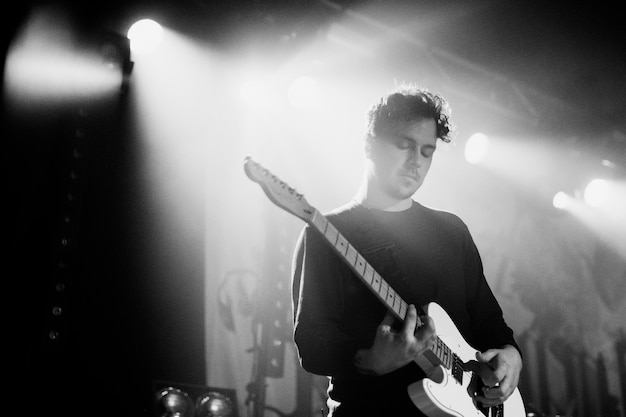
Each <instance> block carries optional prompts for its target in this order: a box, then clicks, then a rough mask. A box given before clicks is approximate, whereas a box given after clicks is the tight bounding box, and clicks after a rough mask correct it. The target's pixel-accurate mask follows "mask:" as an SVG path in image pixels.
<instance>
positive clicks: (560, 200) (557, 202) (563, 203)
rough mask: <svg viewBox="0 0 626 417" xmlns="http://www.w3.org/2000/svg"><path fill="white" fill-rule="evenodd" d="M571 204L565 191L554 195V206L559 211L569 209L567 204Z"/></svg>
mask: <svg viewBox="0 0 626 417" xmlns="http://www.w3.org/2000/svg"><path fill="white" fill-rule="evenodd" d="M568 202H569V197H568V196H567V194H566V193H564V192H563V191H559V192H558V193H556V194H555V195H554V198H553V199H552V205H553V206H554V207H555V208H557V209H564V208H566V207H567V203H568Z"/></svg>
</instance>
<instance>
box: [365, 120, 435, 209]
mask: <svg viewBox="0 0 626 417" xmlns="http://www.w3.org/2000/svg"><path fill="white" fill-rule="evenodd" d="M436 143H437V127H436V124H435V121H434V120H433V119H422V120H416V121H410V122H404V123H401V124H399V125H398V126H396V128H395V129H394V130H393V131H392V132H391V133H389V134H385V136H380V137H378V138H377V139H376V140H375V141H374V143H373V144H372V147H371V151H370V153H369V159H370V160H371V161H372V172H370V178H371V179H372V180H373V181H374V182H375V184H376V185H377V186H378V188H379V189H380V190H381V191H382V192H383V193H385V194H387V195H388V196H389V197H391V198H393V199H396V200H404V199H407V198H411V196H412V195H413V194H415V192H416V191H417V190H418V189H419V187H420V186H421V185H422V183H423V182H424V178H425V177H426V174H427V173H428V170H429V169H430V164H431V162H432V158H433V153H434V152H435V149H436Z"/></svg>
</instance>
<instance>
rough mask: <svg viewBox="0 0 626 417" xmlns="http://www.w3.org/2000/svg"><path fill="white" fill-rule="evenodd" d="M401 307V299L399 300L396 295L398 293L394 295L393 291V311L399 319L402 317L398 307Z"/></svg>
mask: <svg viewBox="0 0 626 417" xmlns="http://www.w3.org/2000/svg"><path fill="white" fill-rule="evenodd" d="M401 306H402V298H400V296H399V295H398V293H396V292H395V291H394V298H393V311H395V312H396V314H398V315H399V316H400V317H402V315H401V314H400V307H401Z"/></svg>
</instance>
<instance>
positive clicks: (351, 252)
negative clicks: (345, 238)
mask: <svg viewBox="0 0 626 417" xmlns="http://www.w3.org/2000/svg"><path fill="white" fill-rule="evenodd" d="M357 255H358V253H357V251H356V249H354V247H353V246H352V245H351V244H349V243H348V249H347V251H346V256H345V258H346V261H348V264H350V265H351V266H354V267H356V258H357Z"/></svg>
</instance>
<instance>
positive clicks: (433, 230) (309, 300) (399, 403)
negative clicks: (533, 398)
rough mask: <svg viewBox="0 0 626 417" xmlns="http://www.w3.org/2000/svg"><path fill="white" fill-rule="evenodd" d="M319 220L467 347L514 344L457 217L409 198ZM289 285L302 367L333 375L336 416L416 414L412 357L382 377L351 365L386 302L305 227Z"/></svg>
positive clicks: (347, 210)
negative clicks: (401, 204)
mask: <svg viewBox="0 0 626 417" xmlns="http://www.w3.org/2000/svg"><path fill="white" fill-rule="evenodd" d="M326 218H327V219H328V220H329V221H330V222H331V223H332V224H333V225H334V226H335V227H336V228H337V229H338V230H339V232H340V233H341V234H342V235H343V236H344V237H345V238H346V239H347V240H348V241H349V242H350V243H351V244H352V246H354V248H356V250H357V251H358V252H359V253H360V254H361V255H363V256H364V257H365V259H366V260H367V261H368V263H370V265H372V266H373V267H374V269H375V270H376V271H377V272H378V273H379V274H380V275H381V276H382V277H383V278H384V279H385V281H387V282H388V283H389V284H390V286H391V287H392V288H393V289H395V290H396V292H398V294H399V295H400V296H401V297H402V298H403V299H404V300H405V301H406V302H407V303H409V304H415V305H416V306H422V305H425V304H427V303H429V302H431V301H434V302H436V303H438V304H439V305H441V306H442V307H443V308H444V310H445V311H446V312H447V313H448V315H449V316H450V317H451V318H452V320H453V322H454V323H455V325H456V327H457V328H458V330H459V331H460V333H461V335H462V336H463V338H464V339H465V341H466V342H467V343H468V344H470V345H471V346H473V347H474V348H475V349H477V350H481V351H483V350H486V349H488V348H499V347H502V346H504V345H507V344H510V345H513V346H516V347H517V344H516V342H515V340H514V337H513V332H512V330H511V329H510V328H509V327H508V326H507V324H506V323H505V321H504V319H503V316H502V310H501V308H500V306H499V305H498V302H497V301H496V299H495V297H494V295H493V293H492V291H491V289H490V288H489V286H488V284H487V281H486V280H485V277H484V274H483V267H482V262H481V258H480V255H479V253H478V250H477V248H476V245H475V244H474V241H473V239H472V237H471V235H470V233H469V230H468V228H467V226H466V225H465V224H464V223H463V222H462V221H461V220H460V219H459V218H458V217H457V216H456V215H454V214H451V213H448V212H443V211H437V210H433V209H430V208H427V207H425V206H423V205H421V204H419V203H417V202H413V205H412V207H411V208H410V209H408V210H405V211H401V212H387V211H382V210H375V209H368V208H365V207H364V206H361V205H358V204H350V205H347V206H345V207H343V208H340V209H338V210H336V211H334V212H331V213H329V214H328V215H326ZM292 290H293V303H294V305H293V307H294V339H295V342H296V345H297V348H298V353H299V356H300V360H301V364H302V366H303V367H304V369H306V370H307V371H309V372H312V373H314V374H318V375H326V376H330V377H331V381H330V382H331V383H330V385H329V392H328V394H329V397H330V399H331V400H332V401H334V402H337V403H341V406H340V407H339V408H338V409H337V410H336V414H335V415H336V416H342V415H390V414H391V413H392V412H393V413H402V412H407V413H412V414H409V415H420V413H419V412H418V411H417V409H416V408H415V406H414V405H413V403H412V402H410V400H409V398H408V396H407V394H406V386H407V385H408V384H409V383H411V382H413V381H415V380H418V379H421V378H423V377H424V376H425V375H424V373H423V372H422V371H421V369H420V368H419V367H418V366H417V365H416V364H415V363H411V364H409V365H407V366H405V367H403V368H401V369H399V370H397V371H395V372H392V373H390V374H387V375H385V376H369V375H363V374H360V373H358V372H357V371H356V369H355V368H354V365H353V358H354V355H355V353H356V351H357V350H358V349H361V348H369V347H371V345H372V343H373V341H374V337H375V333H376V328H377V326H378V325H379V324H380V322H381V321H382V319H383V317H384V315H385V313H386V307H385V306H384V305H383V304H382V303H381V302H380V301H379V300H378V299H377V298H376V297H375V295H374V294H373V293H372V292H371V291H370V289H369V288H368V287H367V286H366V285H365V284H364V283H362V282H361V281H360V280H359V278H358V277H357V276H355V275H354V273H353V272H352V271H351V270H350V268H349V267H348V266H347V265H346V263H345V262H344V261H343V260H342V259H341V258H340V257H339V256H338V255H336V254H335V253H334V252H333V249H332V248H331V246H330V244H329V243H328V242H327V241H326V239H325V238H324V237H323V236H322V235H321V234H320V233H319V232H318V231H317V230H315V229H314V228H313V227H311V226H306V227H305V228H304V230H303V231H302V234H301V236H300V239H299V241H298V244H297V247H296V251H295V254H294V264H293V288H292ZM377 407H381V408H377ZM390 407H392V408H390ZM381 413H382V414H381Z"/></svg>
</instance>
